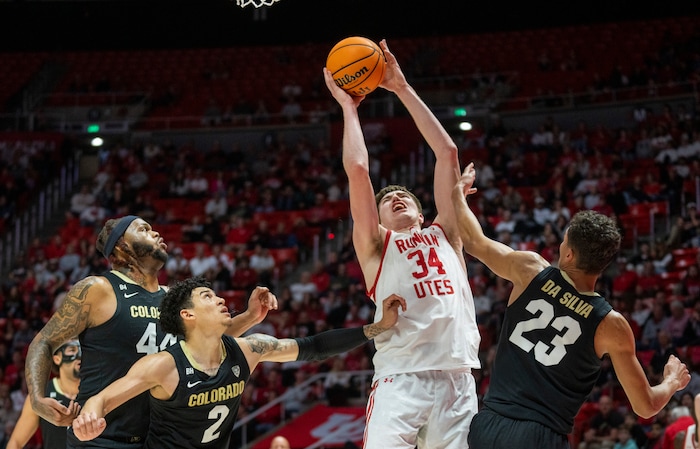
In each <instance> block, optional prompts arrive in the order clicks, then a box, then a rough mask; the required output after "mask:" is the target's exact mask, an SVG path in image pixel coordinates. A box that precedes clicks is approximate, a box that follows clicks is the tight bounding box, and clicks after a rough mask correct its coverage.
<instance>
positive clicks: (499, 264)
mask: <svg viewBox="0 0 700 449" xmlns="http://www.w3.org/2000/svg"><path fill="white" fill-rule="evenodd" d="M475 179H476V170H475V169H474V163H473V162H472V163H469V164H468V165H467V166H466V167H465V168H464V172H463V173H462V176H461V177H460V178H459V181H458V182H457V183H456V184H455V185H454V187H453V189H452V205H453V206H454V213H455V216H456V219H457V223H458V230H459V234H460V236H461V238H462V242H463V243H464V250H465V251H466V252H467V253H468V254H470V255H472V256H474V257H476V258H477V259H479V260H480V261H481V262H483V263H484V264H485V265H486V266H487V267H488V268H489V269H490V270H491V271H493V272H494V273H495V274H496V275H497V276H499V277H502V278H504V279H507V280H509V281H511V282H512V283H513V292H512V294H511V298H517V297H518V296H519V294H520V292H522V290H523V289H524V288H525V287H527V285H528V284H529V283H530V281H532V278H534V277H535V276H536V275H537V273H539V272H540V271H542V270H543V269H544V268H545V267H547V266H549V263H548V262H547V261H546V260H545V259H544V258H543V257H542V256H540V255H539V254H537V253H534V252H532V251H515V250H514V249H513V248H511V247H510V246H508V245H505V244H503V243H501V242H498V241H496V240H493V239H491V238H489V237H487V236H486V235H485V234H484V230H483V229H482V228H481V223H479V220H478V219H477V218H476V215H474V212H472V210H471V209H470V208H469V204H468V202H467V196H468V195H471V194H473V193H475V192H476V188H474V187H472V186H473V185H474V180H475Z"/></svg>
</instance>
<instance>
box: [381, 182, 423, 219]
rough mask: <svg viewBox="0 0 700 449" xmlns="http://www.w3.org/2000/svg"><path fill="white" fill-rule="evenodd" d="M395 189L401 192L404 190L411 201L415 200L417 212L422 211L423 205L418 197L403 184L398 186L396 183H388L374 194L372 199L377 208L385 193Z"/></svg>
mask: <svg viewBox="0 0 700 449" xmlns="http://www.w3.org/2000/svg"><path fill="white" fill-rule="evenodd" d="M396 191H401V192H406V193H408V195H409V196H410V197H411V198H412V199H413V201H415V202H416V206H418V212H419V213H421V214H422V213H423V205H422V204H421V203H420V200H418V197H417V196H416V195H414V194H413V192H411V191H410V190H408V188H406V187H405V186H400V185H396V184H390V185H388V186H386V187H384V188H382V189H381V190H380V191H379V192H377V194H376V195H374V201H375V202H376V203H377V208H379V202H380V201H381V200H382V198H384V197H385V196H386V195H387V193H391V192H396Z"/></svg>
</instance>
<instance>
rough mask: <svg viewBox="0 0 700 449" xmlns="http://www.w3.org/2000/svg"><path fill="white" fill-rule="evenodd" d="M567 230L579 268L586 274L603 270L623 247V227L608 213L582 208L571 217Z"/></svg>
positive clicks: (598, 272) (570, 245)
mask: <svg viewBox="0 0 700 449" xmlns="http://www.w3.org/2000/svg"><path fill="white" fill-rule="evenodd" d="M566 232H567V238H568V244H569V247H571V250H572V251H573V252H574V255H575V256H576V267H577V268H578V269H580V270H583V272H584V273H586V274H600V273H602V272H603V270H605V268H606V267H607V266H608V265H610V262H612V261H613V260H614V259H615V256H616V255H617V253H618V251H619V250H620V241H621V236H620V230H619V228H618V226H617V223H616V222H615V221H614V220H613V219H612V218H610V217H608V216H607V215H603V214H601V213H598V212H595V211H592V210H584V211H579V212H577V213H576V214H575V215H574V216H573V217H572V218H571V221H570V222H569V226H568V228H567V231H566Z"/></svg>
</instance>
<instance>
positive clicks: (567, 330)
mask: <svg viewBox="0 0 700 449" xmlns="http://www.w3.org/2000/svg"><path fill="white" fill-rule="evenodd" d="M611 309H612V307H611V306H610V304H608V303H607V301H605V298H603V297H601V296H598V295H595V294H592V295H591V294H584V293H581V292H579V291H577V290H576V288H575V287H574V286H573V285H572V284H571V283H570V282H568V281H567V280H566V279H565V278H564V276H563V274H562V273H561V272H560V271H559V270H558V269H556V268H553V267H548V268H546V269H545V270H543V271H542V272H541V273H539V274H538V275H537V276H536V277H535V278H534V279H533V280H532V282H530V285H528V287H527V288H526V289H525V291H524V292H523V293H522V294H521V295H520V297H518V298H517V299H516V300H515V302H513V303H512V304H511V305H510V306H508V307H507V309H506V312H505V319H504V321H503V327H502V330H501V335H500V339H499V343H498V348H497V353H496V359H495V364H494V367H493V372H492V375H491V381H490V383H489V389H488V392H487V393H486V396H485V397H484V405H485V406H486V407H488V408H490V409H492V410H493V411H495V412H497V413H499V414H501V415H503V416H507V417H509V418H512V419H518V420H530V421H536V422H539V423H541V424H543V425H545V426H548V427H550V428H551V429H553V430H554V431H556V432H559V433H561V434H568V433H570V432H571V430H572V428H573V423H574V417H575V416H576V414H577V413H578V411H579V409H580V407H581V405H582V404H583V402H584V401H585V400H586V397H587V396H588V395H589V393H590V392H591V389H592V388H593V386H594V384H595V382H596V380H597V379H598V376H599V374H600V362H601V361H600V358H599V357H598V356H597V355H596V351H595V347H594V337H595V332H596V329H597V327H598V324H599V323H600V321H601V320H602V319H603V318H604V317H605V315H607V314H608V312H610V310H611Z"/></svg>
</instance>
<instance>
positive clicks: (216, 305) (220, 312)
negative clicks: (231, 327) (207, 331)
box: [192, 287, 231, 326]
mask: <svg viewBox="0 0 700 449" xmlns="http://www.w3.org/2000/svg"><path fill="white" fill-rule="evenodd" d="M192 299H193V302H194V304H195V310H202V314H198V315H197V316H198V317H200V316H201V317H202V318H205V319H208V318H211V320H213V321H214V322H222V323H224V324H225V325H227V326H228V324H229V322H230V321H231V312H229V310H228V306H227V305H226V301H225V300H224V298H221V297H220V296H216V293H215V292H214V290H212V289H210V288H207V287H197V288H195V289H194V290H193V291H192Z"/></svg>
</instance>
